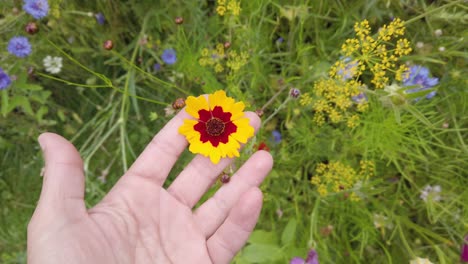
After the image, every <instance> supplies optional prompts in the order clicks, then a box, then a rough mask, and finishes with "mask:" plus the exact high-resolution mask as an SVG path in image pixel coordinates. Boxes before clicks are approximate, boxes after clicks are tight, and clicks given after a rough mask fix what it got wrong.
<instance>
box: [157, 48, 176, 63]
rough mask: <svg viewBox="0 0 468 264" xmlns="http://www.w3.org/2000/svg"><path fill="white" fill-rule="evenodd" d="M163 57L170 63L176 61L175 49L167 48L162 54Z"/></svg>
mask: <svg viewBox="0 0 468 264" xmlns="http://www.w3.org/2000/svg"><path fill="white" fill-rule="evenodd" d="M161 59H162V60H163V61H164V62H165V63H166V64H169V65H172V64H174V63H176V61H177V56H176V52H175V50H174V49H165V50H164V51H163V54H162V55H161Z"/></svg>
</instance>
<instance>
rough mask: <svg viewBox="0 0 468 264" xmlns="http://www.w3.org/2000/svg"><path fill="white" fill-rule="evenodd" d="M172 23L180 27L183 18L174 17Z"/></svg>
mask: <svg viewBox="0 0 468 264" xmlns="http://www.w3.org/2000/svg"><path fill="white" fill-rule="evenodd" d="M174 22H175V23H176V24H177V25H182V24H183V23H184V18H183V17H176V18H175V19H174Z"/></svg>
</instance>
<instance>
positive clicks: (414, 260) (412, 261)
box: [410, 258, 434, 264]
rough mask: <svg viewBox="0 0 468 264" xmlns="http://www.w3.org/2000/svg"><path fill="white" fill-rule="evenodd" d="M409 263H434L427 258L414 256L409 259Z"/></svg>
mask: <svg viewBox="0 0 468 264" xmlns="http://www.w3.org/2000/svg"><path fill="white" fill-rule="evenodd" d="M410 264H434V263H432V262H431V261H430V260H429V259H427V258H415V259H413V260H411V261H410Z"/></svg>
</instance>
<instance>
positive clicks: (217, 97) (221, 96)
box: [208, 90, 228, 110]
mask: <svg viewBox="0 0 468 264" xmlns="http://www.w3.org/2000/svg"><path fill="white" fill-rule="evenodd" d="M227 99H228V97H227V96H226V92H224V91H223V90H219V91H216V92H214V93H212V94H210V95H208V103H209V107H210V110H213V109H214V108H215V107H216V106H221V107H223V110H224V104H225V102H226V100H227Z"/></svg>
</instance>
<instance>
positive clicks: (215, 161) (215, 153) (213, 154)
mask: <svg viewBox="0 0 468 264" xmlns="http://www.w3.org/2000/svg"><path fill="white" fill-rule="evenodd" d="M220 159H221V155H220V154H219V149H216V148H215V149H213V150H212V151H211V153H210V160H211V162H213V164H218V162H219V160H220Z"/></svg>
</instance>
